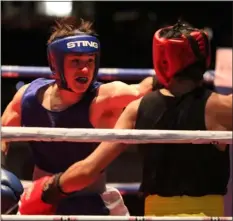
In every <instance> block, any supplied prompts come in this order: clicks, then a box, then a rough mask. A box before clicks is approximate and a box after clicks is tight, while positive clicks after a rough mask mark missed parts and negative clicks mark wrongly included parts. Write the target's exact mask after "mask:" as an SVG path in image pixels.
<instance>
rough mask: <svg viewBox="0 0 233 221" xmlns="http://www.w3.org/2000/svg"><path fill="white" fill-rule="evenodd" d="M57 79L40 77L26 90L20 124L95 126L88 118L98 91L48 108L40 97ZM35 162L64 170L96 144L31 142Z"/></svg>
mask: <svg viewBox="0 0 233 221" xmlns="http://www.w3.org/2000/svg"><path fill="white" fill-rule="evenodd" d="M53 82H54V80H47V79H42V78H40V79H37V80H35V81H33V82H32V83H31V84H30V86H29V87H28V88H27V90H26V91H25V93H24V95H23V98H22V106H21V107H22V120H21V125H22V126H27V127H51V128H53V127H60V128H93V127H92V125H91V123H90V121H89V106H90V103H91V101H92V99H93V98H94V97H95V93H96V90H95V88H94V90H92V91H90V92H87V93H88V94H86V96H85V97H84V98H83V99H82V100H81V101H79V102H78V103H76V104H74V105H72V106H71V107H69V108H67V109H66V110H64V111H61V112H53V111H49V110H47V109H45V108H44V107H43V106H42V105H41V104H40V102H39V99H38V98H37V93H38V91H39V90H40V89H41V88H42V87H46V86H48V85H49V84H52V83H53ZM30 144H31V147H32V152H33V155H34V158H35V163H36V165H37V167H39V168H40V169H42V170H44V171H47V172H49V173H58V172H63V171H65V170H66V169H67V168H68V167H69V166H70V165H72V164H73V163H74V162H76V161H79V160H82V159H84V158H85V157H86V156H87V155H89V154H90V153H91V152H92V151H93V150H94V149H95V148H96V144H95V143H72V142H31V143H30Z"/></svg>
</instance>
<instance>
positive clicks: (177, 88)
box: [168, 79, 202, 96]
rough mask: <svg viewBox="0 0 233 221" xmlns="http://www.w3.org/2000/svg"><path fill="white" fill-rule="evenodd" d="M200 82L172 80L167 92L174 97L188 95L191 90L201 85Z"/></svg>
mask: <svg viewBox="0 0 233 221" xmlns="http://www.w3.org/2000/svg"><path fill="white" fill-rule="evenodd" d="M201 83H202V82H201V81H200V82H195V81H192V80H175V79H174V80H172V81H171V82H170V84H169V87H168V91H169V92H170V93H171V94H173V95H174V96H181V95H183V94H186V93H189V92H190V91H192V90H193V89H195V88H197V87H198V86H200V85H201Z"/></svg>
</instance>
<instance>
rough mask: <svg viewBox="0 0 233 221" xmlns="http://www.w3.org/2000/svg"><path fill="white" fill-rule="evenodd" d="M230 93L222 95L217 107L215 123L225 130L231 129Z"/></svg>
mask: <svg viewBox="0 0 233 221" xmlns="http://www.w3.org/2000/svg"><path fill="white" fill-rule="evenodd" d="M232 99H233V98H232V94H230V95H228V96H224V95H222V96H221V98H220V104H219V106H218V109H217V111H216V112H217V113H216V114H217V117H216V120H217V123H218V124H219V125H220V126H222V127H224V128H225V129H226V130H227V131H232Z"/></svg>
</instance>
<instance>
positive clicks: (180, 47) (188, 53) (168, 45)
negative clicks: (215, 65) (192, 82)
mask: <svg viewBox="0 0 233 221" xmlns="http://www.w3.org/2000/svg"><path fill="white" fill-rule="evenodd" d="M173 27H174V26H173ZM173 27H168V28H166V29H172V28H173ZM162 30H164V29H160V30H158V31H157V32H156V33H155V34H154V37H153V64H154V69H155V72H156V76H157V78H158V81H159V82H160V83H161V84H162V85H163V86H165V87H167V86H168V84H169V82H170V80H171V79H172V77H173V76H174V75H176V73H179V72H180V71H182V70H184V69H185V68H187V67H188V66H189V65H191V64H194V63H195V62H197V61H200V62H203V66H204V67H205V68H206V69H207V68H208V67H209V65H210V48H209V40H208V36H207V34H206V33H204V32H203V31H201V30H198V29H192V30H191V32H190V33H189V34H181V36H180V37H178V38H164V37H160V35H161V31H162ZM203 74H204V73H203Z"/></svg>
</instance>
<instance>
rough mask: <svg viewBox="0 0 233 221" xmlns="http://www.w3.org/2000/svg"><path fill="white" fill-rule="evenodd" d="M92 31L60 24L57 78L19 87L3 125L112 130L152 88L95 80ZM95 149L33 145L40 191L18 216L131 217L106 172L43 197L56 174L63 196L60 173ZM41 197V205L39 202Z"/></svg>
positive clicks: (51, 44)
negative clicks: (84, 183) (71, 190)
mask: <svg viewBox="0 0 233 221" xmlns="http://www.w3.org/2000/svg"><path fill="white" fill-rule="evenodd" d="M90 27H91V25H90V23H88V22H84V21H82V22H81V24H75V23H73V22H72V21H70V20H69V19H64V20H62V21H60V22H58V23H57V26H56V27H55V31H54V32H53V34H52V35H51V37H50V39H49V41H48V60H49V64H50V68H51V70H52V72H53V76H54V79H44V78H39V79H36V80H34V81H33V82H31V83H30V84H29V85H25V86H23V87H22V88H20V90H19V91H18V92H17V93H16V95H15V96H14V98H13V100H12V101H11V102H10V104H9V105H8V106H7V108H6V110H5V111H4V113H3V116H2V125H3V126H30V127H32V126H34V127H51V128H53V127H63V128H112V127H113V126H114V124H115V122H116V121H117V119H118V116H119V115H120V114H121V112H122V110H123V108H125V107H126V106H127V104H128V103H130V102H131V101H133V100H135V99H137V98H139V97H140V96H142V95H143V94H144V93H146V92H147V91H150V90H151V87H152V84H151V83H150V86H151V87H147V86H146V87H145V84H144V82H143V83H142V84H138V85H127V84H125V83H123V82H120V81H115V82H110V83H107V84H101V83H99V82H97V81H96V78H97V72H98V68H99V54H100V43H99V41H98V39H97V38H96V37H95V35H94V32H93V31H92V30H91V28H90ZM146 84H147V82H146ZM96 146H97V144H96V143H73V142H69V143H68V142H31V147H32V148H31V149H32V153H33V157H34V160H35V165H36V166H35V169H34V174H33V179H34V180H37V181H36V183H35V185H36V187H35V185H34V184H33V186H32V187H31V188H29V192H30V194H28V193H27V194H26V195H25V194H24V195H23V196H24V197H22V200H21V207H20V213H21V214H67V215H71V214H73V215H106V214H111V215H127V214H128V210H127V208H126V207H125V205H124V202H123V200H122V197H121V195H120V194H119V192H118V191H117V190H116V189H112V188H111V190H109V188H108V187H106V185H105V172H104V171H103V172H102V173H101V175H99V176H98V179H97V180H96V182H95V183H94V184H93V185H91V186H88V187H87V188H85V189H83V190H82V191H79V192H78V193H75V194H71V196H70V195H66V194H61V195H62V197H61V198H63V199H62V200H61V199H60V198H57V199H56V200H51V198H50V197H48V196H46V197H43V196H44V195H43V187H44V184H48V183H51V181H52V180H51V177H50V176H51V175H53V174H58V175H56V176H52V177H53V178H54V177H56V179H53V182H52V185H55V186H56V190H57V191H60V192H62V191H61V190H60V189H59V187H58V186H57V183H58V182H57V180H58V178H59V174H60V173H61V172H64V171H66V169H67V168H68V167H69V166H71V165H72V164H73V163H75V162H77V161H81V160H82V159H84V158H85V157H87V156H88V155H89V154H91V153H92V152H93V151H94V150H95V148H96ZM2 150H3V151H4V153H7V150H8V146H7V144H6V143H3V144H2ZM41 177H42V178H41ZM39 178H41V179H39ZM38 179H39V180H38ZM33 187H35V188H33ZM109 192H110V193H109ZM52 195H53V193H52ZM77 195H78V197H77ZM25 196H26V197H25ZM38 197H39V199H40V200H41V204H42V205H39V203H36V201H35V199H38ZM106 198H107V199H106ZM32 201H33V203H31V202H32ZM106 202H107V204H108V205H105V204H106ZM45 207H46V208H45Z"/></svg>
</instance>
